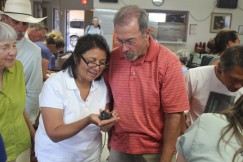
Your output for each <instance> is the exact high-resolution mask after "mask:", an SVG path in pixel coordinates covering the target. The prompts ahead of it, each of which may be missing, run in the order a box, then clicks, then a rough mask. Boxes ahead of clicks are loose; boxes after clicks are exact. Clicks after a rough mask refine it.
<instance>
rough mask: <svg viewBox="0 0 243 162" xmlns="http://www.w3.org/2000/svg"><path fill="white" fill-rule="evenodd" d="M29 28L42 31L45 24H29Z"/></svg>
mask: <svg viewBox="0 0 243 162" xmlns="http://www.w3.org/2000/svg"><path fill="white" fill-rule="evenodd" d="M29 28H35V29H44V28H46V26H45V24H44V23H43V22H39V23H30V24H29Z"/></svg>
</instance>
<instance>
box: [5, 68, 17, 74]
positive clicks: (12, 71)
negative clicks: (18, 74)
mask: <svg viewBox="0 0 243 162" xmlns="http://www.w3.org/2000/svg"><path fill="white" fill-rule="evenodd" d="M5 70H6V71H8V72H10V73H15V71H16V68H15V66H13V67H10V68H5ZM5 70H4V71H5Z"/></svg>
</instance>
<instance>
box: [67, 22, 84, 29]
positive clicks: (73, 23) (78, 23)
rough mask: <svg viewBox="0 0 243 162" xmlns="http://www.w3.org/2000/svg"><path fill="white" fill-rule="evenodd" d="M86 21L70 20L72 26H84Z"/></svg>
mask: <svg viewBox="0 0 243 162" xmlns="http://www.w3.org/2000/svg"><path fill="white" fill-rule="evenodd" d="M83 26H84V22H83V21H70V27H71V28H83Z"/></svg>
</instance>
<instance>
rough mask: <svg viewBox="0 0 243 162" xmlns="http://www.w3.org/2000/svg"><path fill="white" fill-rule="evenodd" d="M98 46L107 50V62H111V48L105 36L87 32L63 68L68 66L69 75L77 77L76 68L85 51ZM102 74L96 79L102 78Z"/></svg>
mask: <svg viewBox="0 0 243 162" xmlns="http://www.w3.org/2000/svg"><path fill="white" fill-rule="evenodd" d="M96 48H98V49H100V50H103V51H105V53H106V56H107V59H106V63H109V59H110V49H109V46H108V44H107V42H106V40H105V39H104V37H103V36H101V35H98V34H86V35H84V36H82V37H80V38H79V39H78V41H77V44H76V46H75V49H74V52H73V53H72V55H71V56H70V57H69V58H68V59H67V60H66V61H65V62H64V63H63V65H62V70H65V69H67V68H68V72H69V75H70V76H71V77H73V78H74V79H76V78H77V74H76V68H77V66H78V65H79V63H80V61H81V59H82V58H81V56H82V55H83V54H84V53H85V52H87V51H89V50H91V49H96ZM101 75H102V74H101ZM101 75H100V76H99V77H97V78H96V79H95V80H100V79H101Z"/></svg>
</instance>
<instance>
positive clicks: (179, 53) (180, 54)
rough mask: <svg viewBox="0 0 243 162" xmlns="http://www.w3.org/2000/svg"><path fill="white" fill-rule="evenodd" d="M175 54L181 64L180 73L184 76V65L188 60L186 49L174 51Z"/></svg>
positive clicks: (185, 68)
mask: <svg viewBox="0 0 243 162" xmlns="http://www.w3.org/2000/svg"><path fill="white" fill-rule="evenodd" d="M175 54H176V55H177V56H178V58H179V60H180V62H181V68H182V72H183V74H185V73H186V72H187V67H186V65H187V63H188V61H189V59H190V52H189V51H188V50H187V49H180V50H178V51H176V53H175Z"/></svg>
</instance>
